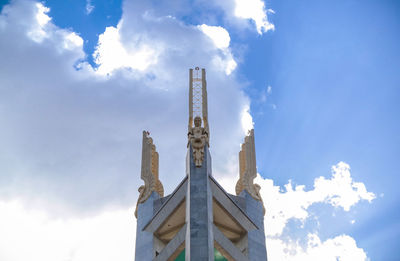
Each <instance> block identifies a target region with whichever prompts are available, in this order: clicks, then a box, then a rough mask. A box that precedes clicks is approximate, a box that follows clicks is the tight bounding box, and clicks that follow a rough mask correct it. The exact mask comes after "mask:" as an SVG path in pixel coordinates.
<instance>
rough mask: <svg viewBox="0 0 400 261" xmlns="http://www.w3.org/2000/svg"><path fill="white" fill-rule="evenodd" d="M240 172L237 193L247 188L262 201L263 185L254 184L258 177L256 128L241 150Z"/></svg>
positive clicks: (254, 196)
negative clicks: (261, 190) (261, 191)
mask: <svg viewBox="0 0 400 261" xmlns="http://www.w3.org/2000/svg"><path fill="white" fill-rule="evenodd" d="M239 173H240V177H239V180H238V182H237V183H236V195H239V194H240V193H241V192H242V191H243V190H247V192H248V193H249V194H250V195H251V196H252V197H253V198H254V199H255V200H259V201H261V202H262V201H263V200H262V198H261V195H260V189H261V187H260V185H258V184H254V179H255V178H256V177H257V166H256V149H255V142H254V129H252V130H250V132H249V135H247V136H246V137H245V139H244V143H243V144H242V149H241V151H240V152H239ZM263 207H264V204H263ZM264 214H265V208H264Z"/></svg>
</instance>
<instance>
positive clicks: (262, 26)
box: [234, 0, 275, 34]
mask: <svg viewBox="0 0 400 261" xmlns="http://www.w3.org/2000/svg"><path fill="white" fill-rule="evenodd" d="M268 10H269V12H270V13H274V12H273V11H272V10H271V9H268ZM234 14H235V16H236V17H239V18H243V19H250V20H252V21H254V23H255V25H256V28H257V32H258V33H259V34H262V33H264V32H267V31H269V30H274V29H275V26H274V25H273V24H271V23H270V22H269V21H268V18H267V10H266V9H265V4H264V2H263V1H262V0H235V11H234Z"/></svg>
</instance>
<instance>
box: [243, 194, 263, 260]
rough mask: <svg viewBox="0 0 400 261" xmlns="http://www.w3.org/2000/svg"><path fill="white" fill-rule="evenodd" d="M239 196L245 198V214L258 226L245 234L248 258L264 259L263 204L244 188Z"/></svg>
mask: <svg viewBox="0 0 400 261" xmlns="http://www.w3.org/2000/svg"><path fill="white" fill-rule="evenodd" d="M240 196H241V197H243V198H244V199H245V202H246V214H247V215H248V216H249V218H250V219H251V220H252V221H253V222H254V223H255V224H256V226H257V227H258V229H256V230H253V231H249V232H248V234H247V236H248V237H247V240H248V257H249V260H251V261H253V260H254V261H264V260H265V261H266V260H267V250H266V246H265V232H264V210H263V205H262V203H261V201H258V200H255V199H254V198H253V197H252V196H251V195H250V194H249V193H248V192H247V191H246V190H243V191H242V192H241V193H240Z"/></svg>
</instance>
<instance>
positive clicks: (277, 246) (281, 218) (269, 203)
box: [255, 162, 375, 260]
mask: <svg viewBox="0 0 400 261" xmlns="http://www.w3.org/2000/svg"><path fill="white" fill-rule="evenodd" d="M255 183H258V184H260V185H261V187H262V189H261V195H262V197H263V199H264V204H265V208H266V209H267V210H268V211H267V212H266V216H265V229H266V235H267V245H268V255H269V258H270V259H271V260H337V259H336V258H339V259H340V260H365V258H366V254H365V252H364V251H363V250H362V249H360V248H358V247H357V246H356V242H355V240H354V239H353V238H351V237H350V236H347V235H341V236H337V237H335V238H332V239H327V240H326V241H324V242H321V240H320V239H319V237H318V234H317V233H311V234H310V233H309V235H308V237H307V239H306V241H307V245H306V247H304V246H302V245H301V244H300V242H298V241H296V240H289V241H288V240H287V239H285V238H284V237H283V236H282V235H283V232H284V229H289V228H288V227H287V224H288V222H289V220H298V221H300V222H301V223H302V224H304V223H305V222H306V220H308V219H310V218H311V216H310V213H309V211H308V208H309V207H310V206H311V205H313V204H315V203H326V204H330V205H332V206H333V207H341V208H342V209H343V210H344V211H349V210H350V208H351V207H352V206H354V205H355V204H357V203H358V202H359V201H360V200H366V201H368V202H371V201H372V200H373V199H374V198H375V194H374V193H372V192H368V191H367V190H366V188H365V185H364V184H363V183H361V182H354V181H353V180H352V178H351V175H350V166H349V165H348V164H346V163H344V162H339V163H338V164H336V165H334V166H332V177H331V178H330V179H326V178H324V177H319V178H316V179H315V180H314V188H313V189H312V190H309V191H306V190H305V186H303V185H297V186H295V187H293V185H292V183H291V182H289V183H288V184H286V185H285V190H284V191H282V190H281V188H280V187H279V186H275V185H274V182H273V181H272V180H270V179H263V178H262V177H261V176H260V175H258V176H257V178H256V180H255ZM313 218H318V217H313ZM354 222H355V221H354ZM354 222H353V223H354ZM298 229H303V230H304V227H300V228H298ZM352 258H353V259H352Z"/></svg>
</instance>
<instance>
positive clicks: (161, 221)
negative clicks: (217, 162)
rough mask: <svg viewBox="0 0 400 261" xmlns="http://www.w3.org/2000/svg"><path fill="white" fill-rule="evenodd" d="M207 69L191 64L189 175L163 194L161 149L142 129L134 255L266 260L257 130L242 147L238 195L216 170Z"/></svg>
mask: <svg viewBox="0 0 400 261" xmlns="http://www.w3.org/2000/svg"><path fill="white" fill-rule="evenodd" d="M206 85H207V84H206V72H205V69H201V70H200V69H199V68H198V67H196V68H195V69H194V70H193V69H190V70H189V122H188V143H187V155H186V175H185V176H184V178H183V180H182V181H181V182H180V184H179V185H178V186H177V187H176V189H175V190H174V191H173V192H172V193H171V194H169V195H167V196H164V190H163V186H162V184H161V182H160V180H159V178H158V153H157V151H156V147H155V145H154V144H153V140H152V139H151V138H150V137H149V133H148V132H146V131H144V132H143V145H142V169H141V178H142V179H143V181H144V183H145V184H144V185H143V186H141V187H140V188H139V192H140V195H139V199H138V202H137V206H136V211H135V215H136V217H137V230H136V254H135V260H136V261H150V260H154V261H166V260H168V261H175V260H179V261H180V260H190V261H204V260H215V261H221V260H246V261H264V260H267V253H266V246H265V234H264V213H265V210H264V206H263V202H262V198H261V196H260V193H259V190H260V186H259V185H257V184H254V183H253V180H254V178H255V177H256V175H257V170H256V157H255V146H254V130H251V131H250V132H249V135H248V136H246V137H245V140H244V143H243V144H242V146H241V151H240V152H239V165H240V167H239V168H240V171H239V172H240V178H239V180H238V181H237V184H236V195H232V194H229V193H227V192H226V191H225V190H224V189H223V188H222V186H221V185H219V183H218V182H217V181H216V180H215V179H214V178H213V176H212V168H211V166H212V164H211V155H210V152H209V149H208V148H209V146H210V131H209V123H208V109H207V86H206Z"/></svg>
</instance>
